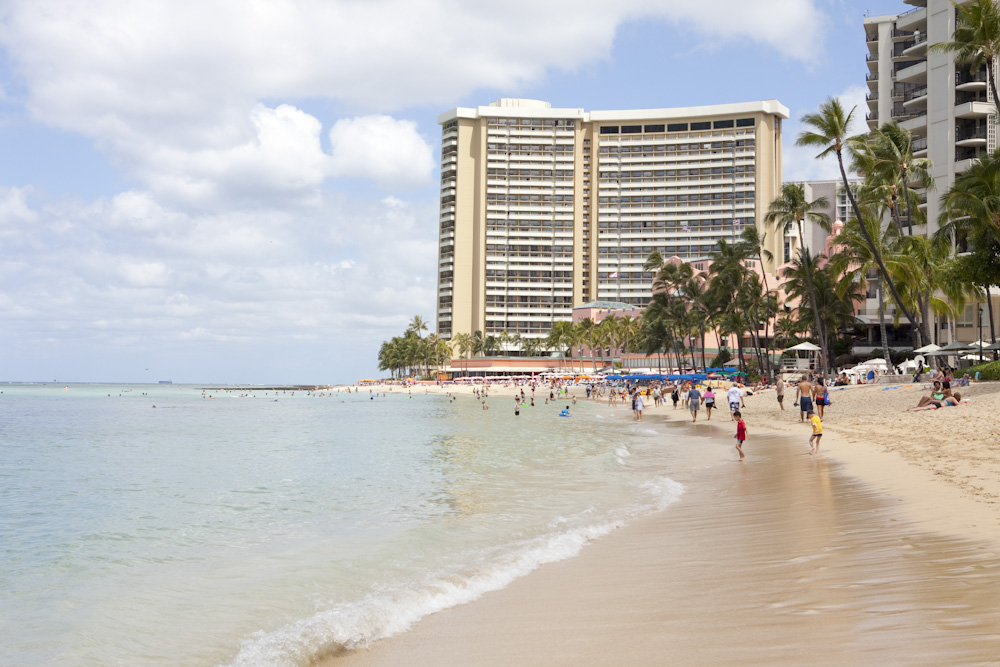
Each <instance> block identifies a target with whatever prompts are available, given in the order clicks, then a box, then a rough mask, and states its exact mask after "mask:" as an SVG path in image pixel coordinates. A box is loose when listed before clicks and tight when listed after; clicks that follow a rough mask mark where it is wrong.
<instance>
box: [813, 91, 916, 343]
mask: <svg viewBox="0 0 1000 667" xmlns="http://www.w3.org/2000/svg"><path fill="white" fill-rule="evenodd" d="M854 111H855V109H852V110H851V112H850V113H845V112H844V107H843V106H842V105H841V104H840V101H839V100H837V99H835V98H830V99H829V100H827V101H826V102H824V103H823V104H821V105H820V108H819V113H812V114H806V115H805V116H803V118H802V122H803V123H805V124H806V125H807V126H810V127H812V128H813V131H806V132H803V133H802V134H800V135H799V138H798V140H797V141H796V142H795V143H796V145H798V146H815V147H817V148H822V149H823V150H822V151H821V152H820V153H819V155H817V156H816V157H817V158H823V157H826V156H827V155H830V154H831V153H833V154H834V155H836V156H837V165H838V166H839V167H840V177H841V180H842V181H843V183H844V190H845V192H846V193H847V199H848V200H849V201H850V202H851V208H852V209H853V210H854V217H856V218H857V219H858V220H862V219H863V217H862V215H861V209H860V208H859V207H858V200H857V197H855V195H854V191H853V190H851V187H850V184H849V183H848V182H847V171H846V170H845V169H844V148H845V145H846V143H847V128H848V126H849V125H850V123H851V117H852V116H853V115H854ZM858 229H859V230H860V232H861V235H862V237H864V239H865V242H866V243H867V244H868V247H869V249H870V250H871V251H872V256H873V257H874V258H875V263H876V264H877V265H878V269H879V273H880V274H881V275H882V278H883V280H884V281H885V284H886V286H888V288H889V292H890V293H891V294H892V299H893V301H895V302H896V305H897V306H899V309H900V310H902V311H903V314H904V315H906V317H907V319H908V320H909V321H910V323H911V324H912V325H913V326H914V331H915V333H916V337H917V344H918V346H919V345H922V343H921V341H920V338H921V332H920V328H919V326H918V325H917V322H918V320H917V318H916V317H915V316H914V313H913V311H912V310H911V309H910V308H908V307H907V306H906V305H905V304H904V303H903V299H902V298H901V297H900V295H899V290H898V289H896V283H895V281H894V280H893V279H892V276H891V275H890V274H889V270H888V269H887V268H886V266H885V262H883V261H882V255H881V254H880V253H879V251H878V248H877V247H876V245H875V240H874V239H873V238H872V237H871V235H870V234H869V233H868V229H867V228H866V227H865V226H864V225H859V226H858Z"/></svg>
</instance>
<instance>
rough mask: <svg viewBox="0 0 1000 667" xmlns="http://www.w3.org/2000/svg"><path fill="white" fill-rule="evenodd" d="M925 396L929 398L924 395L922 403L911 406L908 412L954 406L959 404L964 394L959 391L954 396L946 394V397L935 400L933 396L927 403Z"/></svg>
mask: <svg viewBox="0 0 1000 667" xmlns="http://www.w3.org/2000/svg"><path fill="white" fill-rule="evenodd" d="M925 398H928V397H927V396H924V397H923V398H921V399H920V404H918V405H917V406H916V407H915V408H909V409H908V410H907V412H921V411H923V410H937V409H938V408H948V407H953V406H956V405H958V404H959V403H961V402H962V395H961V394H959V393H957V392H956V393H955V394H954V395H952V396H945V397H943V398H942V399H940V400H934V399H932V398H931V399H929V400H928V401H927V402H926V403H924V399H925Z"/></svg>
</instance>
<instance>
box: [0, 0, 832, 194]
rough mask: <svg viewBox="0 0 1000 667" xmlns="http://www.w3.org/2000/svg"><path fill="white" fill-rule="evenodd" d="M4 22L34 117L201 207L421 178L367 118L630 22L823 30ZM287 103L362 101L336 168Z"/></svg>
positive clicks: (778, 21)
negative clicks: (368, 181) (353, 178)
mask: <svg viewBox="0 0 1000 667" xmlns="http://www.w3.org/2000/svg"><path fill="white" fill-rule="evenodd" d="M529 17H530V18H529ZM4 19H5V20H4V21H0V45H2V46H3V47H4V48H5V50H6V52H7V55H8V56H9V58H10V61H11V62H12V63H13V65H14V67H15V68H16V71H17V72H18V74H19V75H20V77H21V78H22V79H23V81H24V84H25V85H24V90H25V91H26V92H25V99H24V103H25V105H26V107H27V109H28V110H29V112H30V114H31V115H32V117H33V118H35V119H37V120H40V121H41V122H43V123H46V124H50V125H53V126H56V127H60V128H64V129H68V130H72V131H75V132H79V133H81V134H83V135H85V136H88V137H91V138H92V139H93V140H94V141H95V143H96V144H97V145H98V146H100V147H101V148H102V149H104V150H105V151H107V152H108V154H109V155H110V156H111V158H112V160H113V161H114V162H115V164H117V165H118V166H119V167H121V168H122V169H123V170H124V171H125V172H126V174H127V175H128V176H130V177H134V178H138V179H139V180H140V182H141V183H143V184H144V187H145V188H148V189H150V190H152V191H153V192H154V193H156V194H157V195H159V196H161V197H163V198H165V199H167V200H170V201H175V202H186V203H189V204H190V205H192V206H202V207H211V206H217V205H219V204H220V202H224V201H227V202H228V201H240V200H242V201H245V202H247V203H249V204H253V205H255V204H257V203H259V202H261V201H264V200H274V201H277V200H284V201H286V202H290V203H296V204H313V203H316V201H317V196H318V193H317V190H318V188H319V187H320V184H321V183H322V182H323V181H324V179H325V178H328V177H329V176H343V175H345V174H348V173H350V174H354V175H362V176H363V177H365V178H373V179H375V180H376V181H378V182H379V183H380V184H381V185H382V186H383V187H396V186H403V187H412V186H413V185H415V184H419V183H421V182H422V179H425V178H426V177H427V174H428V170H429V167H428V158H427V152H428V151H427V148H426V144H425V142H423V140H422V139H419V137H418V135H416V132H415V130H414V128H413V126H412V124H410V123H409V122H408V121H405V120H394V119H392V118H389V117H387V116H381V115H378V114H382V113H386V112H388V111H392V110H398V109H401V108H412V107H418V106H421V105H428V104H433V105H443V104H451V103H452V101H453V100H455V99H458V98H461V97H463V96H465V95H468V94H470V93H472V92H474V91H476V90H483V89H488V90H516V89H518V88H523V87H524V86H526V85H531V84H535V83H538V82H540V81H542V80H543V79H544V77H545V76H546V75H547V73H548V71H549V70H551V69H553V68H556V69H566V70H570V69H575V68H578V67H584V66H586V65H588V64H591V63H594V62H597V61H600V60H602V59H605V58H607V57H608V55H609V54H610V52H611V48H612V46H613V43H614V37H615V32H616V30H617V28H618V26H619V25H621V24H622V23H624V22H626V21H633V20H649V19H658V20H663V21H669V22H673V23H675V24H676V25H678V26H680V27H681V28H683V29H694V30H695V31H696V32H697V33H699V34H701V35H702V36H703V39H704V41H705V43H706V44H709V45H713V46H716V47H717V46H718V45H720V44H724V43H726V42H728V41H732V40H736V41H754V42H757V43H762V44H765V45H767V46H768V47H770V48H773V49H775V50H776V51H777V52H779V53H782V54H784V55H785V56H787V57H790V58H795V59H800V60H804V61H809V60H811V59H813V58H815V57H816V56H817V53H818V49H819V47H818V45H820V44H821V42H822V31H821V30H820V26H821V25H822V15H821V14H820V12H819V11H818V10H817V9H816V8H815V7H814V5H813V2H812V1H811V0H773V1H772V2H770V3H768V6H767V11H761V7H760V5H759V3H748V2H745V1H744V0H703V1H702V2H698V3H692V2H690V1H689V0H653V1H639V0H623V1H622V2H619V3H614V4H611V5H609V4H608V3H606V2H597V1H596V0H585V1H583V2H580V1H578V0H572V1H571V0H550V1H549V2H547V3H546V4H545V7H544V11H540V9H539V6H538V5H537V3H531V2H527V1H526V0H508V1H507V2H503V3H500V4H497V3H474V2H467V3H454V2H449V1H447V0H372V1H370V2H355V1H354V0H296V1H292V0H275V1H273V2H260V3H249V4H248V3H245V2H240V1H239V0H214V1H211V2H194V1H193V0H179V1H172V2H166V0H160V1H156V0H152V1H148V2H124V3H123V2H120V1H119V0H91V1H89V2H86V3H46V2H38V1H36V0H10V1H9V2H8V3H7V8H6V11H5V13H4ZM292 99H306V100H308V99H323V100H331V101H333V102H334V103H335V104H336V105H338V106H339V107H342V108H346V109H348V110H354V111H360V112H361V113H356V114H355V115H356V116H358V117H355V118H346V119H341V120H340V121H338V122H336V123H335V124H334V125H333V127H332V129H331V130H330V135H331V138H332V139H333V140H334V142H335V143H334V151H335V152H334V155H333V160H332V168H330V169H327V168H325V167H327V166H329V160H328V159H327V158H328V157H329V156H325V155H324V154H323V153H322V151H321V149H320V142H319V136H320V133H321V128H320V123H319V121H318V120H317V119H316V118H315V117H313V116H311V115H309V114H308V113H306V112H304V111H302V110H301V109H297V108H295V107H294V106H291V105H290V104H287V102H288V101H289V100H292ZM273 101H278V102H279V104H277V105H274V102H273ZM280 102H286V103H284V104H281V103H280ZM371 112H377V113H376V114H375V115H369V114H370V113H371ZM355 130H357V131H359V132H358V133H357V134H351V133H350V132H352V131H355ZM351 158H357V159H360V160H361V162H360V165H359V167H360V168H359V169H357V170H355V169H353V168H352V166H353V165H348V163H347V161H348V160H349V159H351ZM407 164H408V165H409V166H408V167H406V166H404V165H407ZM345 165H348V166H345Z"/></svg>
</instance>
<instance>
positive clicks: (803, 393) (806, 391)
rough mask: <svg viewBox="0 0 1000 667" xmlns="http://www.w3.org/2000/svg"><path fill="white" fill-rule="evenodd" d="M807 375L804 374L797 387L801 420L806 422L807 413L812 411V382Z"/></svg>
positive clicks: (796, 401)
mask: <svg viewBox="0 0 1000 667" xmlns="http://www.w3.org/2000/svg"><path fill="white" fill-rule="evenodd" d="M809 380H810V378H809V376H807V375H803V376H802V379H801V380H799V384H798V386H797V387H796V388H795V405H797V406H799V421H800V422H802V423H805V421H806V415H807V414H808V413H810V412H812V409H813V405H812V390H813V386H812V382H810V381H809Z"/></svg>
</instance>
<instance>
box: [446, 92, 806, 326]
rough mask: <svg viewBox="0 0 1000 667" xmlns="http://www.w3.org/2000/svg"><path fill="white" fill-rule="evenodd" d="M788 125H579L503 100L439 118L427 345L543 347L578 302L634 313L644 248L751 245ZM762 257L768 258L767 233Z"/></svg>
mask: <svg viewBox="0 0 1000 667" xmlns="http://www.w3.org/2000/svg"><path fill="white" fill-rule="evenodd" d="M787 118H788V110H787V109H786V108H785V107H783V106H782V105H781V104H779V103H778V102H776V101H774V100H768V101H763V102H749V103H743V104H726V105H716V106H706V107H691V108H681V109H649V110H632V111H592V112H585V111H584V110H583V109H553V108H551V107H550V105H549V104H548V103H546V102H540V101H536V100H517V99H504V100H500V101H499V102H496V103H494V104H492V105H490V106H488V107H478V108H477V109H462V108H459V109H454V110H452V111H450V112H448V113H445V114H442V115H441V116H440V117H439V118H438V122H439V123H440V124H441V126H442V153H441V156H442V157H441V188H442V189H441V218H440V225H441V227H440V249H439V266H438V272H439V273H438V311H437V330H438V333H439V335H441V336H442V337H445V338H451V337H452V336H454V335H455V334H458V333H463V332H464V333H473V332H475V331H481V332H483V334H484V335H498V334H499V333H500V332H501V331H504V330H506V331H507V332H508V333H511V334H514V333H517V334H520V335H521V336H523V337H542V336H545V335H546V334H547V333H548V331H549V329H550V328H551V327H552V325H553V323H555V322H558V321H570V320H571V319H572V310H573V307H574V306H579V305H580V304H583V303H585V302H589V301H595V300H613V301H619V302H625V303H629V304H634V305H645V304H646V303H647V302H648V301H649V299H650V297H651V295H652V276H651V275H650V274H649V273H648V272H644V271H643V270H642V265H643V263H644V262H645V261H646V258H647V257H648V255H649V254H650V253H651V252H652V251H653V250H658V251H659V252H660V253H661V254H662V255H663V256H664V257H670V256H674V255H676V256H678V257H681V258H682V259H694V258H699V257H704V256H705V255H707V254H708V253H709V252H711V251H712V250H714V248H715V244H716V242H717V241H718V240H719V239H728V240H735V239H737V238H738V237H739V234H740V232H741V231H742V229H743V228H744V227H745V226H747V225H754V224H755V225H758V226H761V229H762V231H764V230H763V226H762V225H763V217H764V214H765V213H766V211H767V207H768V205H769V204H770V203H771V201H773V199H774V198H775V197H776V196H777V194H778V192H779V190H780V186H781V121H782V120H783V119H787ZM767 245H768V247H769V249H770V250H771V251H772V252H773V253H774V255H775V256H780V250H781V239H780V238H777V235H775V234H773V233H768V236H767ZM767 268H768V270H771V271H773V267H767Z"/></svg>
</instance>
